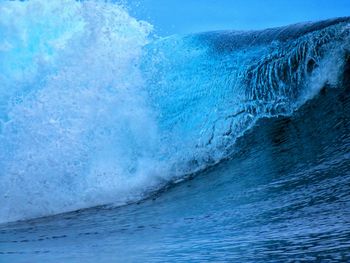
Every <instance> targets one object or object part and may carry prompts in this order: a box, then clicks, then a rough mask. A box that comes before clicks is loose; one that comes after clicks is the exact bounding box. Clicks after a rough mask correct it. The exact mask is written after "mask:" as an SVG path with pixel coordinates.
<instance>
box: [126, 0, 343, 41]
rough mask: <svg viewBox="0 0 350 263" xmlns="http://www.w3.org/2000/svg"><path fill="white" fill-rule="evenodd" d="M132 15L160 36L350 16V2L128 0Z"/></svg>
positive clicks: (262, 26)
mask: <svg viewBox="0 0 350 263" xmlns="http://www.w3.org/2000/svg"><path fill="white" fill-rule="evenodd" d="M128 3H129V7H130V12H131V14H132V15H134V16H136V17H137V18H139V19H143V20H146V21H149V22H151V23H152V24H153V25H154V26H155V29H156V32H157V33H158V34H159V35H161V36H165V35H171V34H186V33H191V32H199V31H209V30H217V29H237V30H242V29H243V30H249V29H262V28H267V27H274V26H281V25H287V24H291V23H296V22H301V21H311V20H321V19H326V18H332V17H339V16H350V0H136V1H133V0H129V1H128Z"/></svg>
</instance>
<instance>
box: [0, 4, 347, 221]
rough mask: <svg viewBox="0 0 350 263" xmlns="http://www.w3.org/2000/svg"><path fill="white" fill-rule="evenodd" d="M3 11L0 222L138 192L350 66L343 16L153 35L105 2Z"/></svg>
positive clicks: (189, 168)
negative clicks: (286, 24)
mask: <svg viewBox="0 0 350 263" xmlns="http://www.w3.org/2000/svg"><path fill="white" fill-rule="evenodd" d="M15 16H16V18H17V19H16V20H14V19H13V18H14V17H15ZM0 17H1V19H0V32H1V33H2V35H4V36H5V37H4V38H3V39H2V40H1V41H0V61H2V62H3V61H4V62H6V63H1V64H0V81H1V83H2V84H1V87H0V149H1V151H0V167H1V168H0V169H1V170H0V193H1V196H0V215H1V216H0V222H7V221H14V220H23V219H28V218H34V217H40V216H46V215H52V214H57V213H62V212H67V211H72V210H76V209H80V208H87V207H92V206H97V205H103V204H110V203H113V204H114V205H120V204H125V203H128V202H130V201H136V200H140V199H142V198H145V197H147V196H148V195H149V194H150V193H152V192H153V191H155V190H158V189H161V188H162V187H164V186H166V185H168V184H169V183H171V182H177V181H181V180H183V179H184V178H186V176H188V175H192V174H194V173H196V172H199V171H202V170H203V169H206V168H208V167H210V166H212V165H215V164H217V163H219V162H221V161H222V160H224V159H227V158H230V157H232V156H233V154H234V152H235V150H236V149H237V147H236V142H237V139H238V138H240V137H242V135H244V134H245V133H246V132H247V131H249V130H250V129H251V128H252V127H254V126H255V125H256V123H257V122H258V121H259V120H260V119H262V118H271V117H276V116H281V115H283V116H287V115H291V114H293V112H295V110H297V109H298V108H299V107H300V106H302V105H304V104H305V102H306V101H308V100H309V99H310V98H313V97H314V96H315V95H317V94H318V93H319V92H320V91H321V90H322V89H323V88H325V87H328V88H332V87H333V88H334V87H339V86H344V82H345V81H347V78H344V76H348V67H349V50H350V48H349V44H350V42H349V32H350V27H349V23H350V19H348V18H340V19H335V20H329V21H324V22H319V23H308V24H298V25H293V26H289V27H283V28H278V29H268V30H265V31H253V32H235V31H222V32H209V33H200V34H193V35H189V36H172V37H168V38H162V39H158V40H154V37H153V36H152V26H151V25H150V24H148V23H147V22H144V21H137V20H136V19H134V18H132V17H130V15H129V14H128V13H127V11H126V9H125V8H124V7H122V6H120V5H117V4H112V3H109V2H107V3H104V2H100V1H97V2H93V1H83V2H76V1H73V0H65V1H50V2H44V1H40V0H33V1H28V2H19V1H11V2H3V3H1V5H0Z"/></svg>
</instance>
